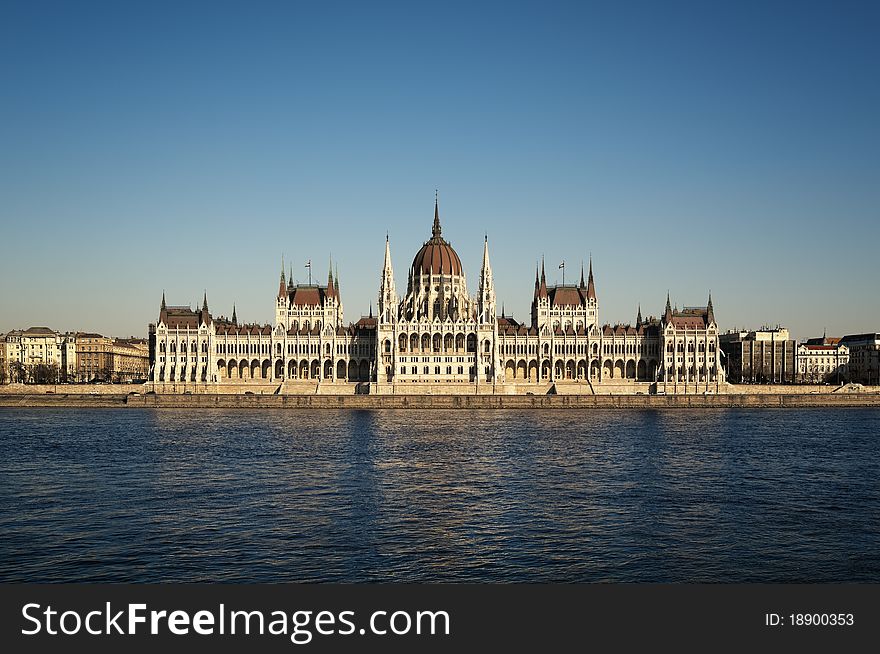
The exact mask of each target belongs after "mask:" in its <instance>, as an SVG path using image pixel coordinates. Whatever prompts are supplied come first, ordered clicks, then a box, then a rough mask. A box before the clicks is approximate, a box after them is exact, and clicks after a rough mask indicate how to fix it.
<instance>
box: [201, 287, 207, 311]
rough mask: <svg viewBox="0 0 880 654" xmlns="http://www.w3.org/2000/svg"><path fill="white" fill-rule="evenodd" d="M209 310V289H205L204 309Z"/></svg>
mask: <svg viewBox="0 0 880 654" xmlns="http://www.w3.org/2000/svg"><path fill="white" fill-rule="evenodd" d="M207 310H208V289H205V298H204V300H202V311H207Z"/></svg>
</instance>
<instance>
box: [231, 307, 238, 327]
mask: <svg viewBox="0 0 880 654" xmlns="http://www.w3.org/2000/svg"><path fill="white" fill-rule="evenodd" d="M232 324H233V325H237V324H238V318H236V316H235V302H233V303H232Z"/></svg>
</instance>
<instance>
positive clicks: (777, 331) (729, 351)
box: [719, 327, 797, 384]
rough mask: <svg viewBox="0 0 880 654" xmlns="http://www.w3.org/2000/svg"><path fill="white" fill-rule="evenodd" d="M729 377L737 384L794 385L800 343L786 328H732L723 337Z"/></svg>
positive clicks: (722, 341) (722, 343) (721, 338)
mask: <svg viewBox="0 0 880 654" xmlns="http://www.w3.org/2000/svg"><path fill="white" fill-rule="evenodd" d="M719 340H720V344H721V349H722V350H723V351H724V355H725V359H726V360H725V368H726V370H727V380H728V381H730V382H732V383H735V384H766V383H774V384H791V383H793V382H794V381H795V377H796V370H797V365H796V359H797V346H796V345H795V342H794V340H792V339H791V338H790V336H789V333H788V330H787V329H785V328H784V327H776V328H769V327H763V328H761V329H758V330H754V331H741V330H738V331H731V332H727V333H725V334H721V336H720V339H719Z"/></svg>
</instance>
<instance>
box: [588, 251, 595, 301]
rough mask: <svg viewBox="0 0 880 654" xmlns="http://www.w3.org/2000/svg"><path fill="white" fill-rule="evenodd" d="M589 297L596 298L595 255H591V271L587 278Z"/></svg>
mask: <svg viewBox="0 0 880 654" xmlns="http://www.w3.org/2000/svg"><path fill="white" fill-rule="evenodd" d="M587 298H588V299H592V300H595V299H596V284H595V283H594V282H593V255H592V254H591V255H590V273H589V275H588V279H587Z"/></svg>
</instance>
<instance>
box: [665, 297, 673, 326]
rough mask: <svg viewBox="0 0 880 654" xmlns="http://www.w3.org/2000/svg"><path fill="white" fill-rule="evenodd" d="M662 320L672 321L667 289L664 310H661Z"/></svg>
mask: <svg viewBox="0 0 880 654" xmlns="http://www.w3.org/2000/svg"><path fill="white" fill-rule="evenodd" d="M663 321H664V322H671V321H672V303H671V302H670V301H669V291H667V292H666V311H664V312H663Z"/></svg>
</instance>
